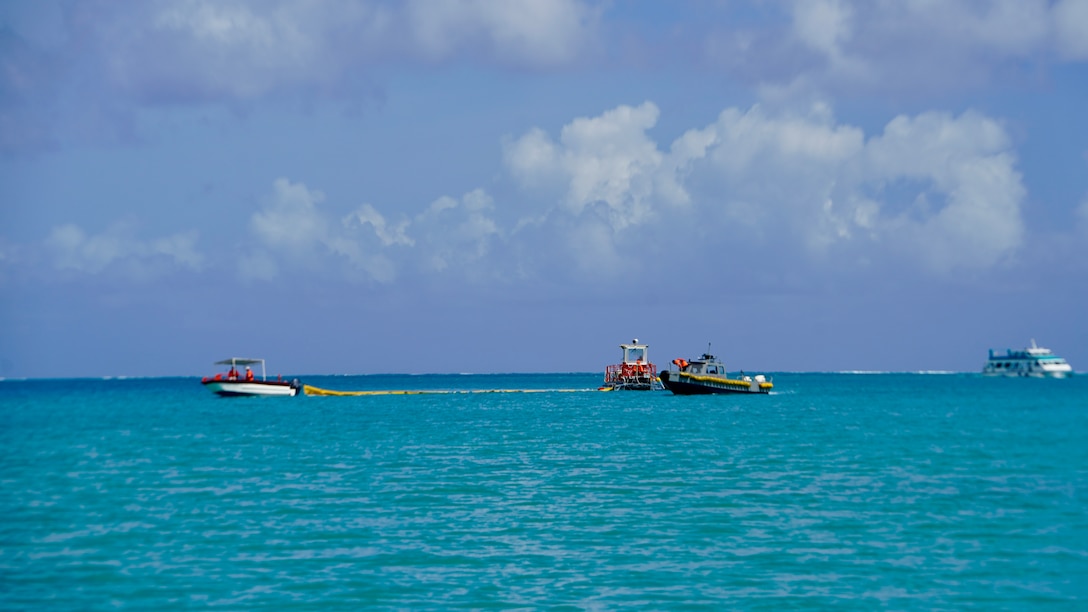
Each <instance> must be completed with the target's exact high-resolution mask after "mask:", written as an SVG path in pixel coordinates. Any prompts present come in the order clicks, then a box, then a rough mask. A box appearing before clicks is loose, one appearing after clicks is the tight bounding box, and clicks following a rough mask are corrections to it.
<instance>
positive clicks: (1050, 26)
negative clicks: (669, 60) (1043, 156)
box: [704, 0, 1088, 97]
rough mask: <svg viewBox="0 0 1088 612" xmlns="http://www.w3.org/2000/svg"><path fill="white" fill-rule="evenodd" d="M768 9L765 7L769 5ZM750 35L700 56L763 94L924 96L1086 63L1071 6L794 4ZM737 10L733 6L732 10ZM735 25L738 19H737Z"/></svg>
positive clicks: (722, 34) (714, 39)
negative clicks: (1065, 63) (1035, 67)
mask: <svg viewBox="0 0 1088 612" xmlns="http://www.w3.org/2000/svg"><path fill="white" fill-rule="evenodd" d="M772 6H773V5H772ZM781 6H782V13H781V14H780V15H778V16H777V20H776V19H771V20H770V21H769V22H767V23H764V24H762V25H761V27H759V28H757V29H747V30H742V29H726V30H718V31H715V32H713V34H712V35H710V36H708V38H707V41H706V43H705V45H704V49H705V50H706V55H707V57H708V59H710V60H711V61H712V62H714V63H716V64H717V65H719V66H722V67H724V68H726V69H728V70H730V71H731V72H733V73H735V74H738V75H741V76H743V77H745V78H747V79H749V80H750V81H751V82H753V83H755V84H757V85H759V86H760V87H761V90H762V91H764V92H766V95H768V96H771V97H782V96H797V95H799V94H802V93H805V92H812V91H817V92H825V93H826V92H833V93H835V94H841V93H842V92H844V91H852V92H865V93H869V94H874V93H875V94H879V95H896V96H901V95H911V96H924V95H929V94H933V93H937V92H947V91H949V90H955V89H963V88H973V87H980V86H983V85H985V84H987V83H989V82H990V81H991V80H992V79H994V78H997V76H998V75H1000V77H1001V78H1003V79H1006V80H1007V79H1008V78H1009V76H1010V75H1016V74H1023V77H1022V78H1024V79H1030V78H1031V76H1030V75H1029V74H1026V73H1024V72H1023V70H1024V62H1025V61H1035V60H1037V59H1040V58H1045V57H1048V56H1049V57H1052V58H1053V57H1056V58H1058V59H1060V60H1071V61H1081V60H1084V59H1086V58H1088V43H1085V42H1084V41H1085V40H1088V15H1086V10H1088V9H1085V8H1084V3H1083V2H1081V1H1080V0H1059V1H1058V2H1048V1H1047V0H998V1H995V2H974V1H972V0H946V1H941V2H934V1H933V0H909V1H906V2H867V1H863V0H794V1H792V2H788V3H784V4H783V5H781ZM737 10H739V9H737ZM737 21H738V22H741V20H737Z"/></svg>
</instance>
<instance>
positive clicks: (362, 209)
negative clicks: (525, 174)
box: [242, 178, 501, 283]
mask: <svg viewBox="0 0 1088 612" xmlns="http://www.w3.org/2000/svg"><path fill="white" fill-rule="evenodd" d="M273 189H274V193H273V196H272V197H271V198H269V200H268V201H267V202H266V203H265V205H264V207H263V208H262V209H261V210H259V211H257V212H255V213H254V214H253V216H252V222H251V228H252V230H253V235H254V236H255V237H256V238H257V240H258V242H259V243H260V247H261V249H263V250H264V251H265V252H267V253H268V258H269V259H270V260H271V263H266V264H263V265H261V266H259V267H258V268H257V269H256V270H257V271H256V272H255V273H254V274H249V273H248V271H247V270H245V269H243V270H242V273H243V276H249V277H253V278H260V279H265V280H268V279H270V278H273V277H274V276H275V275H276V274H278V272H279V270H280V269H281V268H284V267H297V268H304V269H310V270H323V269H325V268H326V267H327V262H326V259H327V258H328V257H329V256H334V257H335V258H339V259H340V260H341V261H342V262H344V263H346V264H347V266H346V268H344V270H343V272H344V273H345V274H346V276H347V277H348V278H356V277H357V276H358V274H359V273H362V274H363V276H364V277H365V278H369V279H372V280H376V281H378V282H382V283H389V282H392V281H394V280H396V279H397V278H398V277H399V275H400V274H401V272H402V271H404V270H405V269H407V268H412V267H417V268H419V269H421V270H423V271H424V272H427V273H430V272H444V271H446V270H447V269H448V270H450V271H451V272H453V273H456V274H457V275H459V276H461V277H464V276H465V275H468V276H472V275H473V271H472V270H470V269H468V268H467V267H468V266H470V265H472V264H473V263H475V262H478V261H480V260H482V259H484V258H485V257H486V256H487V255H488V254H489V252H490V247H491V245H492V244H493V243H494V241H495V240H496V239H500V238H501V233H500V231H499V228H498V225H497V223H496V222H495V221H494V220H493V219H492V218H491V216H490V214H491V212H492V211H493V209H494V203H493V201H492V199H491V196H489V195H488V194H487V193H486V192H485V191H483V190H481V189H477V190H474V191H471V192H469V193H467V194H465V195H464V196H463V197H462V198H461V199H460V200H457V199H454V198H451V197H448V196H444V197H441V198H439V199H437V200H435V201H434V202H433V203H432V204H431V205H430V206H429V207H427V208H426V209H425V210H424V211H423V212H421V213H420V214H418V215H416V216H415V217H414V218H410V219H409V218H403V219H400V220H398V221H390V220H389V219H388V218H387V217H386V216H385V215H383V214H382V213H381V212H380V211H379V210H378V209H377V208H376V207H374V206H373V205H371V204H363V205H361V206H359V207H357V208H356V209H355V210H353V211H351V212H350V213H348V214H347V215H344V216H343V217H342V218H341V220H340V222H339V223H331V222H330V221H329V220H328V215H327V213H325V212H324V211H322V210H321V209H320V207H319V204H321V203H322V202H323V201H324V200H325V195H324V194H323V193H322V192H320V191H317V190H311V189H310V188H308V187H307V186H306V185H304V184H302V183H291V182H290V181H288V180H287V179H283V178H280V179H277V180H276V181H275V182H274V183H273ZM277 261H278V262H279V264H278V265H277V264H276V263H275V262H277ZM416 262H419V263H418V265H417V264H416Z"/></svg>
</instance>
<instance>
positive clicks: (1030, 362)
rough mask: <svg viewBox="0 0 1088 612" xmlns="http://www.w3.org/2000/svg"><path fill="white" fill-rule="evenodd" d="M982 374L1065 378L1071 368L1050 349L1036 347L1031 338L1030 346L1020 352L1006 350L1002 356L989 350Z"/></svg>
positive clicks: (1069, 373) (1070, 372)
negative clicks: (988, 356)
mask: <svg viewBox="0 0 1088 612" xmlns="http://www.w3.org/2000/svg"><path fill="white" fill-rule="evenodd" d="M982 373H983V374H984V375H985V376H1031V377H1034V378H1065V377H1066V376H1069V375H1071V374H1072V373H1073V368H1072V367H1071V366H1070V365H1069V364H1068V363H1067V362H1066V361H1065V360H1064V359H1062V358H1061V357H1058V356H1057V355H1055V354H1054V353H1053V352H1051V350H1050V349H1048V348H1043V347H1041V346H1037V345H1036V344H1035V339H1034V338H1032V340H1031V346H1029V347H1027V348H1025V349H1023V350H1020V351H1014V350H1012V349H1006V351H1005V354H1004V355H995V354H994V350H993V349H990V358H989V359H988V360H987V361H986V365H985V366H983V368H982Z"/></svg>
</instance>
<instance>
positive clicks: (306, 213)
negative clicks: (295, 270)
mask: <svg viewBox="0 0 1088 612" xmlns="http://www.w3.org/2000/svg"><path fill="white" fill-rule="evenodd" d="M272 188H273V190H274V192H275V193H273V195H272V198H271V199H270V200H269V201H268V204H267V205H266V206H265V208H264V209H263V210H261V211H258V212H256V213H254V214H253V216H252V218H251V219H250V227H251V228H252V229H253V232H254V233H255V234H256V235H257V237H258V238H259V239H260V240H261V241H262V242H264V243H265V244H266V245H268V246H269V247H271V248H285V249H289V250H291V251H294V252H296V254H300V253H301V252H302V251H306V250H309V249H310V248H312V247H313V246H314V245H315V244H318V243H320V242H322V241H323V240H324V239H325V238H326V236H328V233H329V229H328V222H327V221H326V219H325V217H324V215H322V214H321V213H320V211H318V209H317V205H318V204H319V203H321V202H322V201H324V200H325V194H324V193H322V192H320V191H310V190H309V189H308V188H307V187H306V185H304V184H302V183H295V184H292V183H291V182H290V181H288V180H287V179H285V178H278V179H276V180H275V181H274V182H273V184H272Z"/></svg>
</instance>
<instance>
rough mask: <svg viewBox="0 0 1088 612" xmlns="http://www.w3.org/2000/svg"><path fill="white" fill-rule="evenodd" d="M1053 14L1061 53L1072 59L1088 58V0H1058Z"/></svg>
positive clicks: (1057, 43) (1083, 59)
mask: <svg viewBox="0 0 1088 612" xmlns="http://www.w3.org/2000/svg"><path fill="white" fill-rule="evenodd" d="M1053 16H1054V27H1055V30H1056V32H1057V39H1056V41H1055V44H1056V45H1057V48H1058V53H1059V55H1060V56H1061V57H1064V58H1067V59H1070V60H1079V61H1085V60H1088V2H1085V1H1084V0H1058V2H1057V3H1055V4H1054V8H1053Z"/></svg>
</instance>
